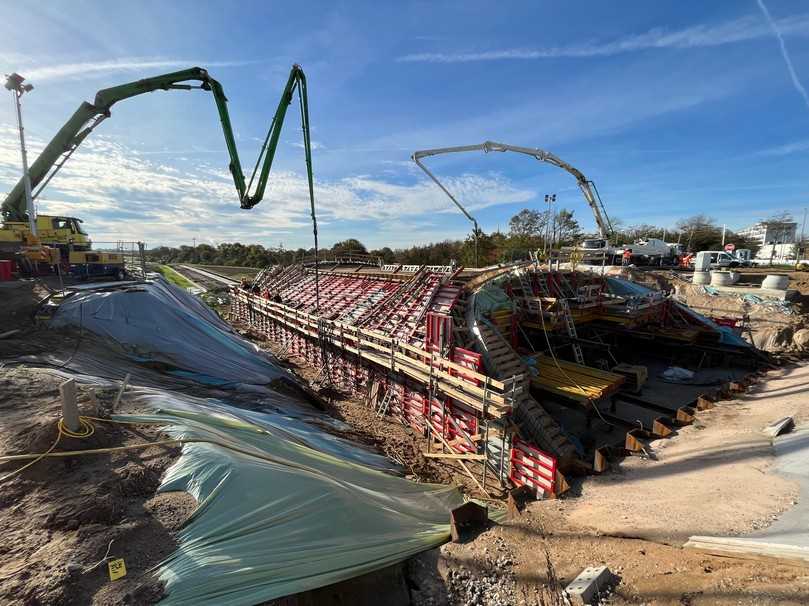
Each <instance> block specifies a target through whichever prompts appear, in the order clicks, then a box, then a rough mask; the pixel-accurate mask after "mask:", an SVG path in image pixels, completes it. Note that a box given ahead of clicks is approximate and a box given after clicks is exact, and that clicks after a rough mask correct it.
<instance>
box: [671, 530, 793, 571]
mask: <svg viewBox="0 0 809 606" xmlns="http://www.w3.org/2000/svg"><path fill="white" fill-rule="evenodd" d="M683 547H685V548H687V549H697V550H699V551H704V552H706V553H710V554H712V555H718V556H724V557H729V558H741V559H752V560H760V561H764V562H777V563H779V564H788V565H791V566H804V567H806V566H809V548H807V547H798V546H796V545H785V544H782V543H764V542H761V541H754V540H751V539H736V538H730V537H709V536H693V537H689V539H688V542H687V543H686V544H685V545H684V546H683Z"/></svg>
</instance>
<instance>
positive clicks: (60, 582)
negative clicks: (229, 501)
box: [0, 366, 196, 606]
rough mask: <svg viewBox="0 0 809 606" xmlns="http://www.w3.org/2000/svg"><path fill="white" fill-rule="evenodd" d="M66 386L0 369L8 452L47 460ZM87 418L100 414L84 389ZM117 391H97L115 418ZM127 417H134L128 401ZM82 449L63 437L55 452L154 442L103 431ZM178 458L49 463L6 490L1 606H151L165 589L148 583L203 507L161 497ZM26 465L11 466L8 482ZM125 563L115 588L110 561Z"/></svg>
mask: <svg viewBox="0 0 809 606" xmlns="http://www.w3.org/2000/svg"><path fill="white" fill-rule="evenodd" d="M64 380H65V379H64V377H61V376H58V375H56V374H54V373H52V372H49V371H43V370H38V369H33V368H26V367H11V366H9V367H3V368H0V391H1V392H2V397H1V398H0V452H2V453H3V454H7V453H39V452H45V451H47V450H48V449H49V448H50V447H51V445H52V444H53V442H54V440H55V439H56V436H57V426H56V424H57V421H58V419H59V417H60V413H61V408H60V400H59V390H58V386H59V384H60V383H61V382H63V381H64ZM78 392H79V397H78V399H79V406H80V409H81V411H82V413H83V414H97V411H96V410H95V405H93V404H91V401H90V394H89V388H88V387H87V386H82V385H80V386H79V389H78ZM115 394H116V392H115V390H114V389H96V401H97V402H98V405H99V407H100V409H101V411H102V412H101V414H103V411H104V410H108V409H109V407H110V406H111V404H112V401H113V399H114V397H115ZM119 411H120V412H134V410H132V408H131V407H130V405H129V402H128V400H127V398H126V396H124V397H123V398H122V400H121V402H120V404H119ZM95 425H96V431H95V433H94V434H93V435H92V436H90V437H88V438H84V439H75V438H67V437H62V438H61V439H60V442H59V446H58V448H57V449H56V450H57V451H59V450H63V451H69V450H85V449H94V448H110V447H118V446H127V445H133V444H140V443H143V442H148V441H155V440H157V439H159V438H160V434H159V432H158V431H156V430H155V429H154V428H151V427H148V426H122V425H116V424H111V423H103V422H95ZM178 456H179V449H178V448H176V447H173V446H170V445H168V446H154V447H149V448H143V449H133V450H125V451H120V452H114V453H104V454H93V455H85V456H73V457H60V458H49V459H44V460H41V461H39V462H37V463H36V464H35V465H32V466H31V467H29V468H28V469H26V470H24V471H23V472H22V473H20V474H17V475H16V476H13V477H12V478H11V479H9V480H7V481H5V482H3V485H2V490H1V491H0V526H2V528H3V529H4V536H3V541H2V544H0V554H1V555H2V558H0V596H2V597H1V598H0V601H2V603H3V604H26V605H40V604H41V605H43V606H44V605H46V604H93V605H113V604H151V603H154V602H157V601H158V600H159V599H160V598H161V596H162V594H163V588H162V586H161V585H160V584H158V583H157V582H155V581H154V580H152V579H151V577H150V576H147V575H145V573H146V572H147V571H148V570H149V569H150V568H151V567H152V566H154V565H156V564H157V563H159V562H160V561H161V560H162V559H164V558H165V557H167V556H168V555H170V554H171V553H172V551H174V549H175V547H176V542H175V533H176V531H177V530H179V528H180V526H181V525H182V523H183V522H184V521H185V520H186V518H187V517H188V516H189V515H190V513H191V512H192V511H193V509H194V507H195V506H196V501H195V500H194V499H193V497H191V496H190V495H188V494H186V493H165V494H160V495H156V494H155V491H156V490H157V487H158V485H159V483H160V478H161V476H162V474H163V472H164V471H165V470H166V468H167V467H168V466H169V465H170V464H171V463H172V462H173V461H174V460H176V458H177V457H178ZM24 463H25V461H11V462H6V463H5V464H3V465H2V466H0V477H5V476H6V475H7V474H11V473H13V472H14V470H16V469H18V468H20V467H21V466H22V465H23V464H24ZM105 558H123V559H124V561H125V563H126V568H127V575H126V576H125V577H123V578H122V579H120V580H118V581H116V582H115V583H111V582H110V579H109V571H108V568H107V559H105Z"/></svg>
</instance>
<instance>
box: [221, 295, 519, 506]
mask: <svg viewBox="0 0 809 606" xmlns="http://www.w3.org/2000/svg"><path fill="white" fill-rule="evenodd" d="M231 314H232V315H233V317H234V318H236V319H238V320H241V321H243V322H246V323H247V324H249V325H250V326H251V327H252V328H253V329H254V330H257V331H259V332H261V333H263V334H264V335H266V336H268V337H269V338H270V339H271V340H272V341H274V342H276V343H278V344H280V345H281V346H282V347H283V348H285V349H286V351H288V352H290V353H292V354H294V355H297V356H300V357H302V358H304V359H305V360H306V361H307V362H308V363H309V364H311V365H312V366H313V367H315V368H319V369H320V368H324V367H325V366H326V365H328V369H327V372H328V376H329V379H330V382H331V384H332V385H333V386H335V387H340V388H341V389H343V390H345V391H347V392H350V393H354V394H358V395H363V396H367V395H372V398H368V399H369V400H372V399H373V398H376V399H379V398H380V397H382V398H385V397H387V398H388V399H387V400H386V401H385V404H384V410H383V411H382V412H383V413H387V414H391V415H393V416H394V417H396V418H397V419H398V420H400V421H401V422H402V423H404V424H407V425H410V426H412V427H413V428H414V429H415V430H417V431H420V432H422V433H423V434H425V435H426V436H427V437H428V452H427V453H425V456H428V457H430V456H432V457H436V458H447V459H453V460H454V462H457V463H459V464H460V465H461V466H462V467H463V468H464V470H465V471H466V473H467V474H468V475H469V476H470V477H471V478H472V479H473V480H474V481H475V483H476V485H477V486H478V488H480V489H481V491H482V492H483V493H484V494H487V495H488V492H487V489H486V483H487V479H488V478H490V477H491V475H489V474H490V472H491V474H492V475H494V477H495V479H496V480H497V482H498V483H499V484H500V486H501V487H505V486H507V485H508V482H509V481H510V480H509V470H508V469H507V468H506V465H507V461H508V456H509V455H507V454H505V450H506V449H510V445H511V439H512V434H513V431H512V428H513V425H512V424H511V423H510V422H509V419H510V417H511V412H512V409H513V407H514V405H515V402H516V401H517V399H518V396H519V395H520V392H521V387H519V384H520V382H521V381H522V378H523V377H522V375H516V376H514V377H510V378H509V379H506V380H502V381H501V380H496V379H493V378H492V377H490V376H487V375H485V374H483V373H481V372H478V371H477V370H475V369H473V368H470V364H469V361H468V354H469V353H471V352H467V354H466V355H467V358H465V359H464V358H463V357H462V358H459V361H454V360H452V359H449V358H447V357H445V356H444V355H443V353H444V352H436V351H428V350H427V349H424V348H422V347H419V346H416V345H412V344H409V343H406V342H402V341H400V340H398V339H396V338H394V337H391V336H390V335H387V334H385V333H383V332H381V331H378V330H373V329H368V328H363V327H358V326H355V325H351V324H347V323H344V322H340V321H337V320H329V319H324V318H322V317H319V316H317V315H314V314H310V313H308V312H305V311H301V310H297V309H294V308H290V307H288V306H285V305H283V304H281V303H278V302H275V301H271V300H268V299H266V298H263V297H261V296H259V295H255V294H253V293H250V292H247V291H244V290H242V289H238V288H237V289H234V291H233V292H232V293H231ZM327 358H328V359H327ZM374 383H377V385H376V386H375V387H374V386H373V384H374ZM380 387H381V389H380ZM386 394H389V395H386ZM369 403H370V404H371V405H375V402H373V401H371V402H369ZM490 438H493V439H494V440H496V441H499V444H500V446H499V448H498V449H497V452H494V453H492V452H490V451H489V443H490ZM436 441H437V442H436ZM436 446H438V447H439V449H440V450H439V452H435V451H433V448H435V447H436ZM465 462H466V463H474V464H476V465H475V467H476V468H478V476H479V477H480V480H478V477H476V475H475V474H473V473H472V471H471V470H470V469H469V467H467V465H466V464H465ZM478 463H479V465H477V464H478Z"/></svg>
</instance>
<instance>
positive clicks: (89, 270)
mask: <svg viewBox="0 0 809 606" xmlns="http://www.w3.org/2000/svg"><path fill="white" fill-rule="evenodd" d="M192 82H198V83H199V84H190V83H192ZM192 89H198V90H203V91H207V92H210V93H211V94H212V96H213V99H214V102H215V104H216V108H217V112H218V114H219V121H220V123H221V126H222V131H223V133H224V137H225V146H226V147H227V151H228V155H229V157H230V164H229V168H230V173H231V175H232V176H233V182H234V185H235V186H236V192H237V194H238V197H239V202H240V204H241V207H242V208H245V209H248V208H252V207H253V206H255V205H256V204H258V203H259V202H260V201H261V200H262V199H263V197H264V192H265V189H266V186H267V181H268V178H269V174H270V169H271V168H272V163H273V159H274V157H275V152H276V149H277V147H278V141H279V137H280V135H281V128H282V126H283V123H284V118H285V117H286V113H287V109H288V107H289V105H290V104H291V103H292V101H293V98H294V95H295V92H296V91H297V93H298V99H299V101H300V110H301V126H302V130H303V146H304V154H305V160H306V174H307V179H308V182H309V198H310V204H311V214H312V224H313V230H314V236H315V250H316V251H317V222H316V218H315V202H314V185H313V177H312V152H311V141H310V131H309V100H308V94H307V87H306V76H305V74H304V73H303V70H302V69H301V67H300V66H299V65H297V64H296V65H293V66H292V69H291V71H290V73H289V78H288V79H287V83H286V86H285V87H284V91H283V93H282V94H281V99H280V101H279V102H278V107H277V109H276V111H275V115H274V116H273V119H272V123H271V124H270V128H269V131H268V132H267V135H266V137H265V139H264V143H263V145H262V147H261V151H260V153H259V157H258V158H257V160H256V163H255V166H254V168H253V172H252V174H251V176H250V179H249V181H248V180H246V179H245V175H244V172H243V170H242V166H241V162H240V161H239V153H238V151H237V149H236V141H235V137H234V135H233V129H232V127H231V122H230V116H229V114H228V108H227V98H226V97H225V93H224V90H223V89H222V85H221V84H220V83H219V82H217V81H216V80H215V79H214V78H212V77H211V76H210V75H209V74H208V72H207V70H205V69H202V68H200V67H192V68H190V69H186V70H182V71H177V72H172V73H170V74H163V75H161V76H155V77H152V78H144V79H142V80H137V81H135V82H129V83H127V84H122V85H120V86H114V87H111V88H105V89H103V90H100V91H98V92H97V93H96V95H95V99H94V101H93V103H88V102H86V101H85V102H83V103H82V104H81V105H80V106H79V108H78V109H77V110H76V111H75V112H74V113H73V115H72V116H71V117H70V119H68V121H67V122H66V123H65V124H64V126H62V128H61V129H59V131H58V132H57V133H56V135H55V136H54V137H53V138H52V139H51V140H50V142H49V143H48V144H47V145H46V146H45V148H44V149H43V150H42V152H41V153H40V155H39V157H38V158H37V159H36V160H35V161H34V163H33V164H32V165H31V167H30V171H29V175H30V181H31V189H32V197H33V199H34V200H36V199H37V198H38V197H39V195H40V194H41V193H42V190H43V189H44V188H45V187H46V186H47V185H48V183H49V182H50V181H51V179H52V178H53V177H54V176H55V175H56V174H57V173H58V172H59V170H61V168H62V167H63V166H64V165H65V163H66V162H67V161H68V160H69V159H70V157H71V156H72V155H73V153H74V152H75V151H76V149H77V148H78V147H79V145H81V143H82V141H84V140H85V139H86V138H87V137H88V136H89V135H90V133H92V132H93V130H94V129H95V128H97V127H98V126H99V125H100V124H101V123H102V122H103V121H104V120H106V119H107V118H109V117H110V116H111V115H112V113H111V108H112V106H113V105H114V104H115V103H117V102H119V101H122V100H124V99H129V98H131V97H136V96H138V95H142V94H144V93H150V92H153V91H158V90H166V91H168V90H192ZM262 158H263V163H262ZM259 168H260V171H259ZM254 182H255V188H253V183H254ZM25 187H26V185H25V179H24V178H21V179H20V180H19V182H18V183H17V184H16V185H15V186H14V188H13V189H12V190H11V191H10V192H9V194H8V195H7V196H6V198H5V200H4V201H3V204H2V207H0V210H1V211H2V217H3V224H2V227H0V258H3V257H5V258H16V259H17V261H18V262H19V264H20V265H21V266H22V268H23V269H26V268H27V269H28V270H29V271H31V270H35V269H36V267H37V265H38V264H39V265H42V264H44V265H56V264H60V265H61V266H62V267H63V268H65V269H66V270H67V271H69V272H71V273H74V274H78V275H93V274H99V273H100V274H109V273H112V274H113V275H116V277H123V257H122V255H120V254H116V253H105V252H101V251H98V252H96V251H92V242H91V240H90V237H89V236H88V234H87V232H86V231H84V229H83V227H82V220H81V219H78V218H76V217H66V216H54V215H37V216H36V217H34V221H35V226H36V233H32V231H31V229H30V227H29V217H28V211H27V204H26V191H25Z"/></svg>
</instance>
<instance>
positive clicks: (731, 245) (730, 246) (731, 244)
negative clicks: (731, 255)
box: [725, 242, 736, 252]
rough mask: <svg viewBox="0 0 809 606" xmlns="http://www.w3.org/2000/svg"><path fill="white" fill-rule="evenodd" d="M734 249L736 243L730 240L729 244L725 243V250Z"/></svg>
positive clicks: (730, 250)
mask: <svg viewBox="0 0 809 606" xmlns="http://www.w3.org/2000/svg"><path fill="white" fill-rule="evenodd" d="M734 250H736V245H735V244H733V243H732V242H731V243H730V244H725V252H733V251H734Z"/></svg>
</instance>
